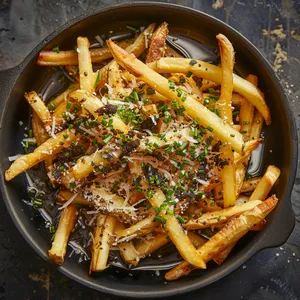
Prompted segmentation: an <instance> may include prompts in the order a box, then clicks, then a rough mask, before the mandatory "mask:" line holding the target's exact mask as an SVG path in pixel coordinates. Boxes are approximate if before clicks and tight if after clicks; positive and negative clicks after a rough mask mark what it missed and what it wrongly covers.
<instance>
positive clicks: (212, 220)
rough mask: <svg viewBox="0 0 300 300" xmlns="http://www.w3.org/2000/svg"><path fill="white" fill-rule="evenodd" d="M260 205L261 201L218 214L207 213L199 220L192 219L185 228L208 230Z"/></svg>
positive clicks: (224, 210)
mask: <svg viewBox="0 0 300 300" xmlns="http://www.w3.org/2000/svg"><path fill="white" fill-rule="evenodd" d="M260 203H261V201H260V200H256V201H255V202H254V201H251V202H247V203H245V204H240V205H235V206H233V207H230V208H225V209H222V210H218V211H216V212H209V213H205V214H203V215H202V216H201V217H199V218H197V219H191V220H190V221H189V222H188V223H187V224H186V225H185V228H186V229H187V230H196V229H200V228H207V227H211V226H214V225H219V224H222V223H225V222H227V221H228V220H229V219H230V218H231V217H232V216H234V215H240V214H241V213H243V212H245V211H247V210H250V209H252V208H253V207H255V206H256V205H258V204H260Z"/></svg>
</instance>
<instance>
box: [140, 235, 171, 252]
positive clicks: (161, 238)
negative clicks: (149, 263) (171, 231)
mask: <svg viewBox="0 0 300 300" xmlns="http://www.w3.org/2000/svg"><path fill="white" fill-rule="evenodd" d="M168 242H169V239H168V235H167V234H166V233H161V234H158V235H156V236H154V237H153V238H152V239H149V240H142V241H138V242H137V245H136V247H135V249H136V251H137V252H138V257H139V258H143V257H145V256H147V255H149V254H151V253H153V252H154V251H156V250H157V249H159V248H161V247H162V246H164V245H166V244H167V243H168Z"/></svg>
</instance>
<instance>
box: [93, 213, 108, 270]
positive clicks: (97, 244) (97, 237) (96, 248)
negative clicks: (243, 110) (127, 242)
mask: <svg viewBox="0 0 300 300" xmlns="http://www.w3.org/2000/svg"><path fill="white" fill-rule="evenodd" d="M106 218H107V216H105V215H101V214H99V215H98V217H97V222H96V228H95V231H94V236H93V246H92V247H93V248H92V258H91V263H90V270H89V273H90V274H91V273H92V272H93V271H95V270H96V268H97V262H98V257H99V253H100V248H101V246H102V237H103V228H104V223H105V221H106Z"/></svg>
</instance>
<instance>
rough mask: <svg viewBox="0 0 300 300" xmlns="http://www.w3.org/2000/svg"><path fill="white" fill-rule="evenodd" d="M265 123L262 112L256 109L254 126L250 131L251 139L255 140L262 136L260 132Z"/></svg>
mask: <svg viewBox="0 0 300 300" xmlns="http://www.w3.org/2000/svg"><path fill="white" fill-rule="evenodd" d="M263 125H264V119H263V117H262V115H261V113H260V112H259V111H257V110H255V113H254V117H253V122H252V127H251V131H250V140H255V139H258V138H260V134H261V131H262V128H263Z"/></svg>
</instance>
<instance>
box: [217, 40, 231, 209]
mask: <svg viewBox="0 0 300 300" xmlns="http://www.w3.org/2000/svg"><path fill="white" fill-rule="evenodd" d="M217 40H218V43H219V48H220V55H221V65H222V82H221V94H220V97H219V99H218V101H217V102H216V104H215V107H216V109H219V110H220V117H221V118H222V119H223V120H225V122H227V123H228V124H232V112H231V98H232V91H233V66H234V51H233V47H232V45H231V43H230V41H229V40H228V39H227V38H226V37H225V36H224V35H222V34H218V35H217ZM220 151H221V152H222V154H221V156H220V157H221V159H223V160H224V161H226V162H227V165H225V166H224V167H223V169H222V170H221V182H222V186H223V199H224V207H229V206H232V205H234V204H235V199H236V193H235V165H234V161H233V153H232V150H231V146H230V145H229V144H227V145H223V146H221V147H220Z"/></svg>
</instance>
